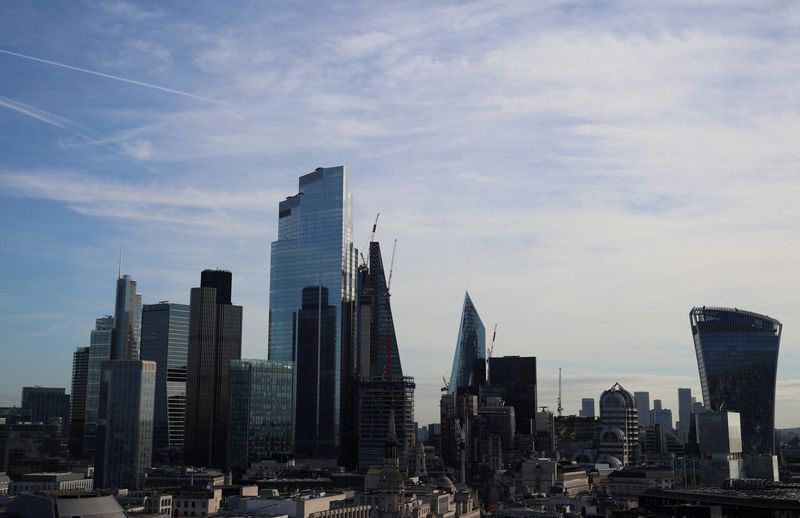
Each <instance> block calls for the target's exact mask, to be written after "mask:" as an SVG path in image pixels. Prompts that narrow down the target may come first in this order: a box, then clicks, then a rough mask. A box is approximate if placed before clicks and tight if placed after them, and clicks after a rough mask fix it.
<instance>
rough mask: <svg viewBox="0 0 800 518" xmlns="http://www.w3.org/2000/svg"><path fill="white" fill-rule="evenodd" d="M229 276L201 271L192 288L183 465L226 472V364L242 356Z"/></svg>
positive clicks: (237, 312)
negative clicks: (196, 284) (224, 470)
mask: <svg viewBox="0 0 800 518" xmlns="http://www.w3.org/2000/svg"><path fill="white" fill-rule="evenodd" d="M231 285H232V276H231V272H228V271H223V270H203V272H202V274H201V276H200V287H199V288H192V292H191V304H190V312H189V354H188V370H187V382H186V422H185V433H184V463H185V464H187V465H190V466H205V467H211V468H225V467H226V466H225V464H226V451H225V449H226V446H227V435H228V406H229V403H230V393H229V382H228V378H229V375H230V361H231V360H238V359H239V358H241V354H242V306H234V305H233V304H232V303H231Z"/></svg>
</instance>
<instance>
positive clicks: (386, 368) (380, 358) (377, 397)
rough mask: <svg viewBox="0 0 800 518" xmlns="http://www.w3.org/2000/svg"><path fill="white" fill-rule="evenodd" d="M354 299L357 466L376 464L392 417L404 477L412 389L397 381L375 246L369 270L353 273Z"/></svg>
mask: <svg viewBox="0 0 800 518" xmlns="http://www.w3.org/2000/svg"><path fill="white" fill-rule="evenodd" d="M358 294H359V297H358V311H359V313H358V319H357V320H358V328H357V334H356V335H357V342H358V344H359V351H358V354H357V358H358V364H357V368H358V372H359V373H360V377H361V379H360V382H359V383H358V403H357V409H358V410H357V423H358V434H357V444H358V466H359V468H362V469H368V468H369V467H370V466H379V465H380V464H381V462H382V460H383V453H384V439H385V436H386V429H387V427H388V426H389V417H390V415H393V416H394V418H395V422H396V423H398V425H397V427H396V430H395V433H396V438H397V441H398V458H399V463H400V467H401V469H402V470H403V471H407V470H408V469H409V462H411V461H412V459H409V455H410V454H411V453H410V452H411V451H412V450H413V448H414V445H415V443H416V434H415V431H414V389H415V387H416V385H415V384H414V378H411V377H408V376H403V369H402V366H401V363H400V353H399V350H398V347H397V336H396V334H395V329H394V319H393V317H392V309H391V304H390V298H389V287H388V285H387V282H386V273H385V271H384V268H383V258H382V256H381V249H380V244H379V243H377V242H375V241H373V242H371V243H370V244H369V265H366V264H363V265H361V267H360V268H359V274H358ZM298 405H299V403H298ZM298 422H299V421H298Z"/></svg>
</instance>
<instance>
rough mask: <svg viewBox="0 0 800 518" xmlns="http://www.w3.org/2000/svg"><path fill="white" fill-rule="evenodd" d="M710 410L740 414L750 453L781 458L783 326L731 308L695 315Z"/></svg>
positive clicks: (698, 310)
mask: <svg viewBox="0 0 800 518" xmlns="http://www.w3.org/2000/svg"><path fill="white" fill-rule="evenodd" d="M689 320H690V323H691V327H692V336H693V338H694V347H695V352H696V354H697V366H698V370H699V371H700V384H701V386H702V389H703V401H704V404H705V407H706V408H707V409H711V410H730V411H734V412H739V414H740V416H741V424H742V447H743V451H744V453H754V454H768V455H773V454H774V453H775V440H774V435H775V381H776V376H777V369H778V349H779V347H780V339H781V330H782V328H783V326H782V324H781V323H780V322H778V321H777V320H775V319H773V318H770V317H767V316H764V315H759V314H758V313H752V312H750V311H743V310H739V309H735V308H734V309H731V308H715V307H705V306H703V307H700V308H693V309H692V310H691V312H690V313H689Z"/></svg>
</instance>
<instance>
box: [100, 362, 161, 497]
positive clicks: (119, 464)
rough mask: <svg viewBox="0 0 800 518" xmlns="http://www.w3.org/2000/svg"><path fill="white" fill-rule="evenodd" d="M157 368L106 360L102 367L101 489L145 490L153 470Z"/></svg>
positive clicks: (143, 364)
mask: <svg viewBox="0 0 800 518" xmlns="http://www.w3.org/2000/svg"><path fill="white" fill-rule="evenodd" d="M155 385H156V364H155V362H152V361H142V360H106V361H104V362H103V364H102V380H101V389H100V394H101V397H100V399H101V412H100V415H99V417H98V437H102V440H101V441H98V448H100V445H101V444H102V453H101V452H100V451H98V462H97V465H96V466H95V469H96V471H95V481H96V483H97V485H98V486H99V487H117V488H136V489H141V487H142V482H143V476H144V472H145V470H146V469H147V468H149V467H150V466H151V460H152V444H153V400H154V397H155Z"/></svg>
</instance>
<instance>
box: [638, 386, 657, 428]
mask: <svg viewBox="0 0 800 518" xmlns="http://www.w3.org/2000/svg"><path fill="white" fill-rule="evenodd" d="M633 399H635V400H636V415H637V416H638V419H639V426H642V427H644V426H650V425H652V424H653V422H652V421H651V420H650V393H649V392H634V393H633ZM658 401H659V403H660V400H658Z"/></svg>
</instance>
